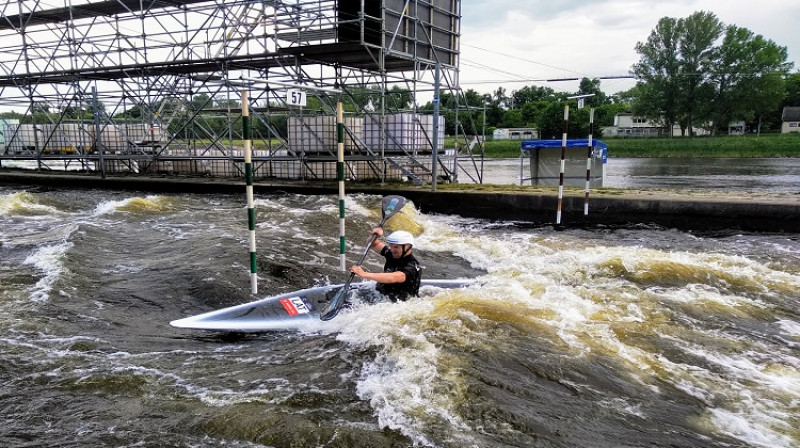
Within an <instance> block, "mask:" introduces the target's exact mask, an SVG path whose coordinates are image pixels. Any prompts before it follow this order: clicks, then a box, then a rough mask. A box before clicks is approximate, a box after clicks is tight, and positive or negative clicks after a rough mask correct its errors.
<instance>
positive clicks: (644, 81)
mask: <svg viewBox="0 0 800 448" xmlns="http://www.w3.org/2000/svg"><path fill="white" fill-rule="evenodd" d="M681 33H682V31H681V27H680V24H679V22H678V20H677V19H675V18H672V17H663V18H662V19H660V20H659V21H658V24H657V25H656V27H655V29H653V31H651V32H650V36H649V37H648V38H647V42H638V43H637V44H636V52H637V53H639V55H640V56H641V59H640V60H639V62H637V63H636V64H634V65H633V74H634V75H636V78H637V80H638V82H637V85H636V91H635V92H634V95H635V96H636V100H635V101H634V103H633V112H634V113H635V114H637V115H640V116H643V117H647V118H649V119H651V120H653V121H656V122H659V121H661V120H663V122H664V124H665V125H666V127H667V129H671V128H672V126H673V124H674V123H676V122H677V121H678V114H679V110H678V101H679V97H680V82H679V78H680V73H681V65H680V56H679V45H680V44H679V42H680V39H681Z"/></svg>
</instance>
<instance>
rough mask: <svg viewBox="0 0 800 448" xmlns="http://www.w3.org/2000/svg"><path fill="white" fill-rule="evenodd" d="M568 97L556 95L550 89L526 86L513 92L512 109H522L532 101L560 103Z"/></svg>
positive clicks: (560, 94) (561, 94)
mask: <svg viewBox="0 0 800 448" xmlns="http://www.w3.org/2000/svg"><path fill="white" fill-rule="evenodd" d="M567 96H568V95H566V94H563V93H556V91H555V90H553V89H551V88H550V87H538V86H525V87H523V88H521V89H519V90H515V91H513V92H511V98H510V101H511V104H510V106H511V108H520V107H522V106H524V105H525V104H526V103H529V102H531V101H558V100H563V99H566V97H567Z"/></svg>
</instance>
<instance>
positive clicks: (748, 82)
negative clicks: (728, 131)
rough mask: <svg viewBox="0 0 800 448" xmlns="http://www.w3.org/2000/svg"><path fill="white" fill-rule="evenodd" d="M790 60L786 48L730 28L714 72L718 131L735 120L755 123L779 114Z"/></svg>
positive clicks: (715, 116) (750, 33)
mask: <svg viewBox="0 0 800 448" xmlns="http://www.w3.org/2000/svg"><path fill="white" fill-rule="evenodd" d="M787 57H788V53H787V50H786V48H785V47H779V46H778V45H776V44H775V43H774V42H772V41H771V40H767V39H765V38H764V37H763V36H761V35H755V34H753V32H752V31H750V30H747V29H745V28H739V27H737V26H735V25H731V26H728V27H727V28H726V32H725V37H724V39H723V41H722V44H721V45H720V46H719V48H718V49H717V54H716V58H715V63H714V65H713V67H712V70H711V80H712V82H713V83H714V87H715V98H714V104H713V113H712V117H713V118H714V124H715V125H716V128H718V129H724V128H726V127H727V125H728V123H730V122H731V121H734V120H745V121H749V122H752V121H754V120H755V119H756V118H757V117H762V116H764V115H766V114H769V113H770V112H774V111H776V110H777V109H778V108H779V106H780V103H781V100H782V98H783V93H784V91H785V76H786V75H787V73H788V71H789V69H790V66H791V65H790V64H787V63H786V59H787Z"/></svg>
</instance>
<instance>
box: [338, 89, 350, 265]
mask: <svg viewBox="0 0 800 448" xmlns="http://www.w3.org/2000/svg"><path fill="white" fill-rule="evenodd" d="M336 157H337V158H336V178H337V179H338V180H339V267H340V268H341V270H342V271H346V270H347V258H346V250H345V238H344V200H345V194H344V108H343V106H342V102H341V101H339V102H337V103H336Z"/></svg>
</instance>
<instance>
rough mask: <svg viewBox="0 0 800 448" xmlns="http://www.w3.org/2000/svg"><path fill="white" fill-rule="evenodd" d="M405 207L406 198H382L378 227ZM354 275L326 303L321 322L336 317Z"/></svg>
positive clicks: (367, 250) (367, 251) (364, 256)
mask: <svg viewBox="0 0 800 448" xmlns="http://www.w3.org/2000/svg"><path fill="white" fill-rule="evenodd" d="M404 205H406V198H404V197H402V196H386V197H385V198H383V202H382V204H381V215H382V216H383V218H381V223H380V224H378V227H383V223H385V222H386V220H387V219H389V218H391V217H392V216H393V215H394V214H395V213H397V212H398V211H399V210H400V209H401V208H403V206H404ZM377 237H378V235H377V234H375V233H373V234H372V236H371V237H370V238H369V241H367V248H366V249H364V254H363V255H361V258H360V259H359V260H358V263H356V264H357V265H359V266H360V265H361V263H363V262H364V259H365V258H367V254H368V253H369V250H370V248H371V247H372V243H373V242H374V241H375V238H377ZM355 276H356V274H354V273H352V272H351V273H350V277H349V278H348V279H347V283H345V284H344V286H342V289H340V290H339V292H337V293H336V295H335V296H333V299H331V301H330V303H328V307H327V308H325V310H324V311H323V312H322V314H320V316H319V318H320V319H322V320H331V319H333V318H334V317H336V314H338V313H339V309H340V308H341V307H342V305H344V302H345V299H346V298H347V292H348V291H349V290H350V282H352V281H353V277H355Z"/></svg>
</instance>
